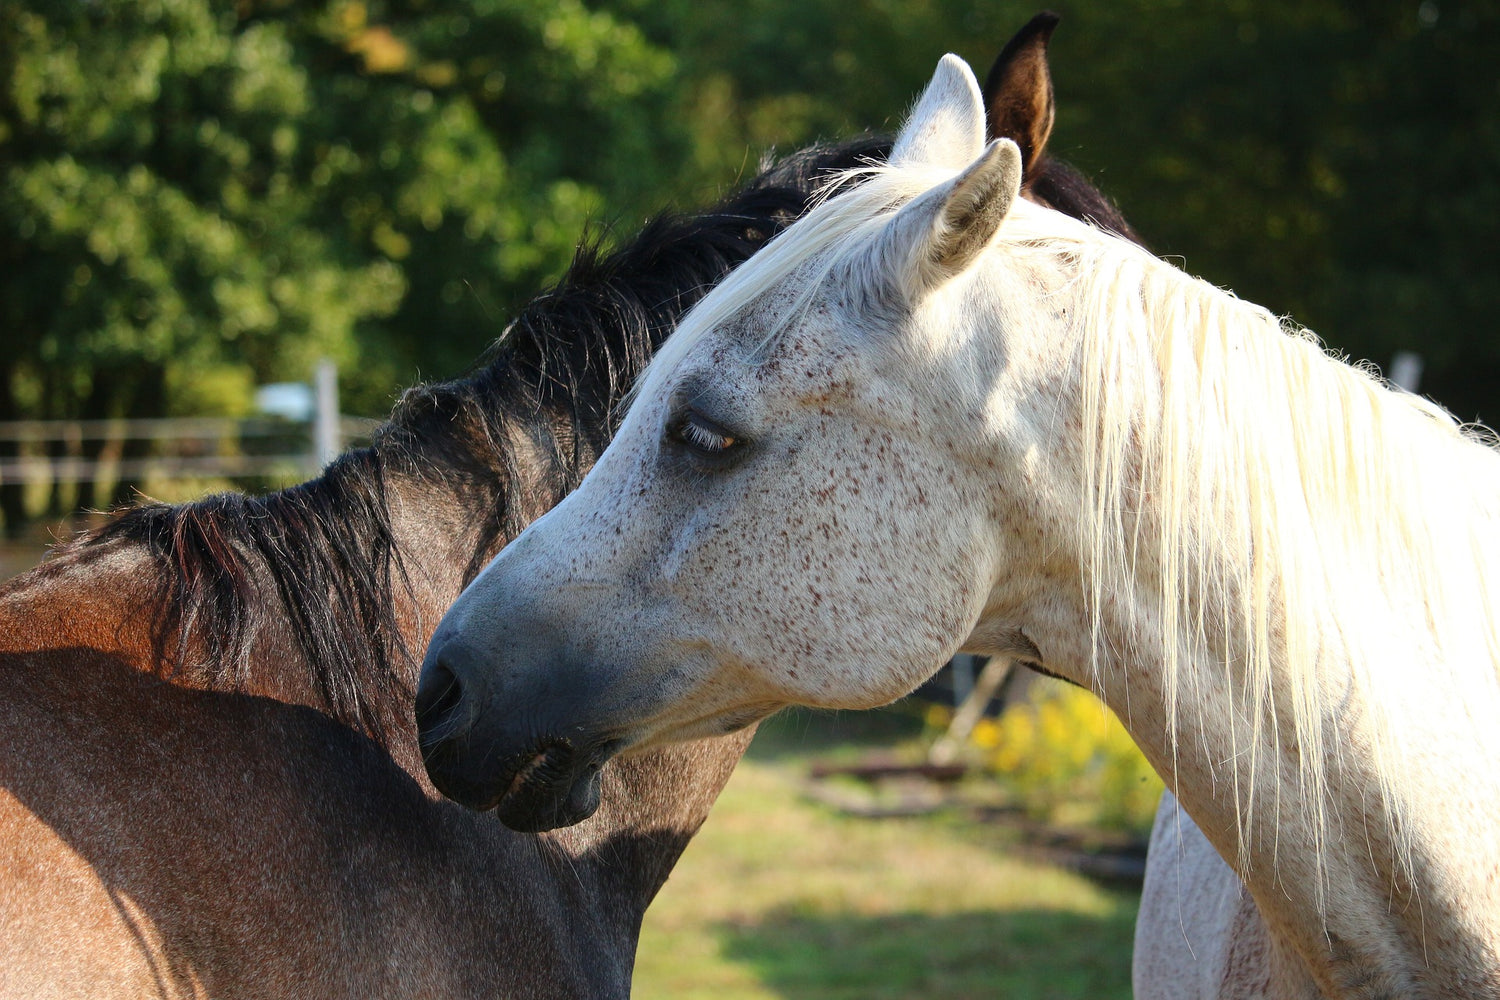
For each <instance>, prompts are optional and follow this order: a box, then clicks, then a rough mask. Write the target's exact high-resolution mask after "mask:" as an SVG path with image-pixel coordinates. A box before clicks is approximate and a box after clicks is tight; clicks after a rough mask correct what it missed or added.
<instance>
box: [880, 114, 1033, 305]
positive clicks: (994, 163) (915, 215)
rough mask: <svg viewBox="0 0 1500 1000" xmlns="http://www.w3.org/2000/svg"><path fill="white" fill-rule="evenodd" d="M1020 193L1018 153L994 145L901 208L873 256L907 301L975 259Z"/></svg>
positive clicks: (1010, 146)
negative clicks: (894, 275) (892, 274)
mask: <svg viewBox="0 0 1500 1000" xmlns="http://www.w3.org/2000/svg"><path fill="white" fill-rule="evenodd" d="M1020 190H1021V151H1020V149H1019V148H1017V146H1016V144H1015V143H1014V142H1011V141H1010V140H1009V139H996V140H995V141H994V142H991V143H990V144H989V145H988V146H986V147H984V151H983V152H982V153H981V154H980V156H979V159H977V160H975V161H974V162H973V163H972V164H970V165H969V167H968V169H966V170H965V171H964V172H963V173H961V174H959V175H958V176H957V177H955V178H953V179H952V180H950V181H947V182H945V183H943V184H939V185H938V186H937V187H935V188H933V189H932V190H930V191H928V192H927V193H926V194H924V195H922V196H921V197H919V198H917V199H916V200H915V201H912V202H910V203H908V204H907V205H905V206H904V207H903V208H902V209H901V210H900V211H899V212H897V213H896V215H895V217H894V218H892V219H891V221H890V222H889V223H887V224H886V228H885V232H884V234H883V236H882V238H881V239H880V240H879V241H878V243H877V247H878V248H879V249H878V250H877V254H878V256H879V258H880V259H881V260H882V261H884V262H886V266H887V267H891V266H894V267H895V268H896V269H897V271H898V272H899V273H898V275H897V278H898V280H899V281H901V282H902V283H903V284H904V286H905V288H906V290H907V293H908V294H909V295H911V296H912V297H914V298H915V297H919V296H921V295H922V294H923V293H924V292H926V291H929V290H931V289H933V288H936V287H938V286H939V285H941V284H943V283H944V282H946V281H947V280H948V279H949V278H952V277H954V276H955V275H957V274H959V273H960V272H961V271H963V270H964V269H965V268H967V267H968V266H969V265H970V264H972V263H974V261H975V260H976V259H978V257H979V255H980V254H981V253H983V252H984V249H985V247H987V246H989V243H990V240H991V239H992V238H993V237H994V235H995V231H996V230H997V229H999V228H1000V223H1001V222H1002V221H1003V220H1004V219H1005V216H1006V215H1007V214H1008V213H1009V212H1010V207H1011V205H1012V204H1013V203H1014V202H1015V199H1016V195H1017V194H1019V193H1020Z"/></svg>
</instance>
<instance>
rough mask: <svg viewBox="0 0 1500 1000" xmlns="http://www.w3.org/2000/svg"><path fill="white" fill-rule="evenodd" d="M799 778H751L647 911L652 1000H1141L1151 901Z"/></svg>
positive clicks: (730, 793)
mask: <svg viewBox="0 0 1500 1000" xmlns="http://www.w3.org/2000/svg"><path fill="white" fill-rule="evenodd" d="M755 756H756V755H755V754H754V752H752V758H754V757H755ZM799 775H800V770H799V762H798V761H797V760H796V759H795V758H789V757H785V756H778V757H777V758H776V759H773V760H767V759H766V758H765V755H761V758H760V759H749V760H747V761H745V762H744V763H742V764H741V765H740V768H739V770H738V771H737V772H736V774H735V777H734V779H733V780H732V781H731V782H730V785H729V787H728V789H726V791H725V793H724V795H723V797H722V798H721V799H720V800H719V803H718V805H716V806H715V808H714V812H713V814H712V815H711V816H710V818H709V821H708V823H707V824H706V825H705V827H704V829H703V831H702V832H701V833H700V834H699V835H698V837H697V838H696V839H695V840H694V842H693V843H692V844H691V845H690V846H689V848H688V851H687V853H686V855H685V856H684V858H683V860H682V862H681V864H679V865H678V867H677V869H676V871H675V872H674V874H673V876H672V879H671V881H670V882H669V883H668V884H667V887H666V888H665V889H664V890H663V891H662V893H661V895H660V896H659V897H658V899H657V901H656V903H655V904H654V905H653V906H652V909H651V910H650V912H648V914H647V917H646V926H645V930H644V932H643V935H642V941H641V948H640V956H639V959H638V962H637V967H636V980H635V982H636V985H635V995H636V996H637V997H642V998H655V997H662V998H670V1000H678V998H681V1000H691V998H703V1000H767V998H781V997H786V998H798V1000H804V998H805V1000H825V998H826V1000H832V998H848V1000H855V998H861V1000H863V998H876V1000H879V998H892V1000H894V998H908V997H922V998H924V1000H947V998H969V997H1011V998H1033V997H1034V998H1063V997H1088V998H1106V1000H1107V998H1111V997H1120V998H1125V997H1128V996H1129V995H1130V990H1129V960H1130V938H1131V929H1132V925H1133V922H1134V918H1135V910H1136V907H1137V904H1138V897H1137V895H1136V894H1135V893H1133V892H1129V891H1121V890H1115V889H1107V888H1104V887H1101V886H1099V885H1097V884H1095V883H1093V882H1090V881H1088V880H1087V879H1084V878H1082V877H1081V876H1077V875H1074V874H1072V873H1069V872H1064V871H1061V870H1058V869H1055V868H1051V867H1048V866H1044V865H1036V864H1030V863H1024V862H1021V861H1018V860H1016V859H1014V858H1012V857H1010V856H1008V854H1007V853H1006V851H1005V850H1004V849H1003V847H1001V846H999V844H1000V843H1001V841H1000V840H999V839H997V838H991V837H988V836H986V835H985V832H984V831H975V830H972V829H965V828H963V827H962V826H961V825H959V824H957V823H956V822H955V821H953V820H952V819H941V818H912V819H880V820H869V819H857V818H853V817H848V816H844V815H841V814H838V813H836V812H835V811H833V810H831V809H829V808H827V807H824V806H820V805H817V804H814V803H812V802H809V801H808V800H806V799H805V798H804V797H802V796H801V795H800V793H799Z"/></svg>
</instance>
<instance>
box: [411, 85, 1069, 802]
mask: <svg viewBox="0 0 1500 1000" xmlns="http://www.w3.org/2000/svg"><path fill="white" fill-rule="evenodd" d="M984 135H985V109H984V106H983V103H982V100H981V96H980V91H979V88H978V85H977V83H976V81H975V79H974V76H973V74H972V73H971V72H970V70H969V68H968V67H967V66H966V65H965V64H964V63H963V62H962V61H961V60H959V59H958V58H956V57H953V56H949V57H946V58H945V59H944V60H943V61H942V63H941V64H940V65H939V67H938V69H937V72H936V74H935V76H934V77H933V79H932V82H931V83H930V84H929V86H928V88H927V89H926V91H925V92H924V94H923V96H922V97H921V99H920V101H919V102H918V105H917V107H916V108H915V110H914V111H913V113H912V114H911V116H910V118H909V120H908V121H907V123H906V125H905V127H904V128H903V130H902V131H901V133H900V135H899V136H898V138H897V141H896V144H895V146H894V148H893V152H892V154H891V159H890V164H889V166H887V167H883V168H878V169H872V171H870V176H867V177H865V178H863V182H862V183H861V184H859V185H858V186H855V187H853V189H852V190H850V191H847V192H845V193H840V194H836V195H834V196H833V197H831V198H830V199H829V200H828V201H826V202H825V203H824V204H823V205H822V206H820V207H819V208H818V209H817V210H815V211H814V212H813V213H812V214H810V215H809V217H807V218H806V219H805V220H803V221H801V222H799V223H797V224H796V225H795V226H793V227H792V228H791V229H790V230H789V231H788V232H787V233H786V234H785V235H784V236H783V237H781V238H780V239H779V240H778V241H777V242H775V243H773V245H772V246H771V247H769V248H768V249H767V250H765V251H763V252H762V253H761V254H760V255H759V256H757V257H756V258H755V259H753V260H752V261H751V262H750V263H749V264H748V265H746V266H745V267H743V268H741V269H740V270H739V271H738V272H736V273H735V274H734V275H732V276H731V277H730V278H729V279H728V280H727V281H726V282H725V283H724V284H723V285H722V286H721V287H720V288H718V289H716V290H715V291H714V292H713V293H712V294H711V295H710V296H709V297H708V298H707V299H706V300H705V301H704V302H703V303H702V305H701V306H700V307H699V308H698V309H697V310H696V311H695V312H694V313H693V314H691V315H690V316H689V318H688V319H687V320H686V321H685V322H684V324H683V326H682V328H681V329H680V330H679V331H678V333H677V334H676V335H674V337H673V338H672V339H671V340H670V341H669V342H668V344H667V345H666V346H665V347H664V349H663V352H662V353H661V355H659V357H658V358H657V360H656V361H655V362H653V365H652V367H651V369H650V370H649V372H648V374H647V376H646V377H645V378H644V380H643V382H642V384H641V385H640V387H639V390H638V394H637V397H636V399H635V402H634V405H633V406H632V408H631V410H630V413H629V415H628V416H627V418H626V420H625V422H624V425H623V426H622V428H621V430H620V433H619V435H618V436H617V438H616V439H615V441H614V443H613V444H612V445H611V447H610V448H609V450H608V451H607V452H606V453H605V455H604V456H603V457H602V458H601V459H600V461H599V463H598V465H597V466H596V467H595V469H594V470H593V471H592V472H591V474H590V475H589V476H588V478H587V479H586V480H585V481H584V483H583V485H582V486H581V487H580V488H579V489H578V490H577V491H576V492H575V493H574V494H573V495H572V496H570V497H569V498H567V499H566V500H565V501H564V502H563V503H562V504H561V505H560V506H558V507H557V508H556V509H554V510H553V511H552V512H551V513H549V514H548V515H547V516H545V517H543V518H542V519H541V520H539V521H537V522H536V523H535V524H533V525H532V526H531V527H530V528H528V529H527V530H526V531H525V532H524V533H523V534H522V535H521V536H520V537H519V538H518V539H516V541H515V542H514V543H513V544H512V545H510V546H509V547H508V548H507V549H506V550H505V551H504V552H502V553H501V555H500V556H499V557H497V558H496V559H495V561H494V562H493V563H491V564H490V566H489V567H487V568H486V569H485V571H484V572H483V573H482V574H481V575H480V576H479V577H478V579H476V580H475V581H474V583H473V584H472V585H471V586H470V587H469V588H468V589H467V590H466V591H465V592H464V594H463V595H462V596H461V597H460V599H459V600H458V602H457V603H456V604H455V605H454V606H453V608H452V609H451V611H450V612H449V613H448V615H447V616H446V617H445V618H444V620H443V623H442V625H441V626H440V627H439V629H438V632H437V634H436V636H435V637H434V640H433V643H432V645H431V647H430V651H429V655H428V661H427V664H426V667H425V668H424V674H423V698H424V708H425V709H427V710H428V712H427V714H428V717H429V718H431V717H432V716H433V715H434V714H436V715H438V716H440V717H442V719H443V720H444V721H443V722H442V724H441V725H440V726H439V727H438V728H437V731H434V732H428V733H425V734H424V741H425V743H426V745H427V748H428V750H429V753H430V754H431V753H432V752H433V751H436V752H438V753H442V752H445V751H444V750H443V749H442V744H443V737H445V736H456V737H457V743H458V744H459V745H460V747H461V748H462V749H464V751H465V752H466V753H467V754H468V756H469V757H470V758H471V759H474V758H482V760H479V761H478V766H477V768H476V770H475V771H474V772H473V773H472V775H471V776H463V777H456V778H455V777H453V776H452V775H451V774H450V777H449V780H448V782H447V787H445V791H449V793H450V794H454V793H457V794H456V797H459V798H461V799H462V800H465V801H468V802H470V804H475V805H493V804H497V803H498V804H499V806H500V812H501V815H502V818H504V819H506V821H507V822H511V823H513V824H514V825H518V826H522V827H540V826H546V825H550V824H553V823H556V822H560V821H567V820H570V819H575V818H577V816H578V815H579V814H580V813H586V812H587V810H588V809H590V808H591V806H592V800H591V793H590V791H589V788H590V782H589V781H588V780H587V779H588V777H589V775H590V774H591V773H592V771H593V770H594V769H595V768H596V767H597V765H598V764H599V763H602V762H603V760H605V759H607V758H608V757H609V756H610V755H612V754H613V753H616V752H619V751H622V750H625V749H630V748H642V747H646V746H650V745H653V744H656V743H660V742H662V741H665V740H677V739H686V738H691V737H695V736H701V735H705V734H710V733H722V732H726V731H731V730H734V729H737V728H740V727H743V726H745V725H748V724H750V723H752V722H754V721H756V720H758V719H760V718H762V717H764V716H765V715H767V714H768V713H770V712H772V711H774V710H776V709H777V708H779V707H782V706H784V705H788V704H792V703H797V704H804V705H814V706H825V707H848V708H862V707H869V706H874V705H879V704H883V703H885V702H888V701H891V700H892V699H895V698H898V697H900V696H901V695H903V694H905V693H906V692H908V691H910V690H911V689H912V688H913V687H915V686H916V685H918V684H919V683H921V682H922V681H923V680H924V679H925V678H927V677H928V676H930V675H931V674H932V673H933V672H934V671H936V670H937V669H938V667H939V666H941V665H942V664H943V663H944V662H945V661H946V660H947V659H948V658H949V657H950V656H951V655H952V654H953V653H954V652H955V651H956V650H958V649H959V648H960V647H961V646H962V645H963V644H964V641H965V639H966V638H968V637H969V636H970V633H971V632H972V631H973V630H974V627H975V624H976V622H978V621H979V619H980V615H981V612H982V611H983V610H984V609H985V608H986V606H987V605H991V604H993V603H994V602H995V601H996V599H997V588H999V589H1001V590H1003V589H1004V588H1003V586H1001V585H1000V578H1001V577H1002V575H1003V574H1004V573H1005V571H1006V569H1007V567H1008V566H1012V565H1014V564H1015V561H1016V559H1017V558H1018V556H1019V557H1024V558H1026V559H1028V560H1029V561H1031V562H1032V563H1033V564H1037V553H1038V551H1039V550H1040V548H1041V547H1042V546H1043V543H1042V537H1043V536H1045V535H1046V534H1048V532H1047V531H1046V530H1045V529H1046V526H1045V525H1042V524H1040V523H1030V524H1028V523H1016V524H1014V526H1013V528H1014V530H1011V531H999V530H997V523H998V522H999V521H1000V520H1001V519H1003V518H1010V517H1015V516H1016V515H1017V511H1016V510H1015V509H1013V508H1014V504H1013V503H1010V502H1008V501H1007V500H1006V499H1005V496H1004V491H1003V489H997V488H998V487H999V486H1001V485H1003V483H1004V482H1005V481H1006V479H1007V478H1008V477H1027V476H1028V475H1031V474H1032V473H1034V472H1035V471H1036V470H1035V468H1034V467H1035V465H1036V464H1037V455H1036V454H1035V448H1034V445H1035V443H1036V440H1037V437H1036V434H1035V433H1034V429H1033V428H1032V427H1030V426H1028V424H1029V421H1030V420H1031V419H1032V418H1030V417H1024V416H1023V415H1022V413H1023V410H1022V408H1021V407H1020V406H1018V405H1015V404H1016V403H1017V401H1016V400H1008V399H1007V398H1006V392H1007V387H1008V385H1009V384H1010V383H1012V382H1013V381H1017V382H1019V381H1024V382H1026V383H1028V384H1029V385H1030V386H1031V388H1030V389H1028V390H1027V391H1028V392H1029V393H1030V394H1032V395H1033V396H1034V394H1035V392H1036V386H1037V385H1038V384H1040V385H1041V386H1042V387H1043V388H1044V389H1045V388H1046V387H1047V386H1048V384H1049V377H1048V376H1047V375H1046V373H1045V372H1039V371H1038V370H1037V369H1038V366H1039V365H1042V363H1043V360H1044V359H1043V358H1042V357H1041V356H1038V355H1035V354H1033V353H1027V351H1026V350H1025V349H1022V348H1016V349H1014V350H1013V349H1012V348H1011V347H1009V346H1007V344H1006V343H1005V341H1004V338H1000V339H996V338H995V337H993V336H989V335H981V334H980V332H979V331H978V330H976V329H974V328H973V326H972V324H973V323H974V322H979V320H971V317H977V316H979V315H980V314H989V315H988V317H987V318H986V320H984V321H986V322H987V321H988V319H989V318H993V314H994V313H995V312H996V311H997V310H998V312H999V313H1000V314H1002V315H1003V316H1005V317H1007V319H1008V320H1009V321H1011V322H1014V323H1019V324H1023V325H1025V326H1027V327H1030V328H1038V327H1039V326H1045V325H1056V323H1057V315H1056V312H1055V310H1054V308H1053V306H1051V305H1047V304H1045V303H1042V302H1040V300H1039V296H1038V288H1041V287H1043V286H1044V285H1047V284H1050V283H1052V282H1051V281H1050V280H1048V279H1046V278H1045V277H1044V276H1043V275H1040V274H1039V273H1037V272H1036V271H1035V270H1034V269H1032V268H1029V267H1026V266H1021V267H1015V266H1012V267H1008V268H998V267H995V266H992V265H991V264H990V263H986V261H987V258H988V257H990V256H993V255H992V254H991V252H990V244H991V241H992V238H993V237H994V236H995V235H996V232H997V230H998V229H999V228H1000V227H1001V226H1002V224H1003V223H1004V221H1005V220H1006V218H1007V215H1008V214H1010V213H1012V212H1013V211H1015V210H1016V206H1017V204H1018V202H1017V192H1018V188H1019V185H1020V180H1021V157H1020V153H1019V151H1018V149H1017V147H1016V145H1015V144H1014V143H1012V142H1010V141H1008V140H996V141H994V142H991V143H989V144H988V145H986V144H985V142H984ZM1026 209H1027V210H1028V211H1031V212H1043V211H1045V210H1043V209H1038V208H1036V207H1035V206H1030V205H1027V206H1026ZM1048 214H1053V213H1048ZM1001 256H1003V254H1002V255H1001ZM981 270H983V271H986V272H989V275H988V278H987V279H986V280H985V281H983V282H977V281H975V280H974V276H975V274H976V273H977V272H979V271H981ZM976 296H979V297H982V298H984V299H985V300H986V303H987V305H985V306H984V307H982V308H980V307H977V306H976V304H975V303H974V302H973V299H974V298H975V297H976ZM872 317H873V319H874V321H873V322H872V321H871V319H872ZM1043 367H1045V365H1043ZM1008 373H1009V374H1008ZM1015 373H1022V374H1015ZM1017 482H1019V480H1017ZM1035 489H1036V484H1034V483H1033V484H1031V485H1030V486H1028V487H1027V489H1026V490H1025V491H1022V490H1020V489H1017V490H1014V491H1012V498H1013V499H1014V498H1016V497H1019V496H1021V494H1022V493H1023V492H1024V493H1025V494H1027V495H1030V494H1032V493H1034V491H1035ZM1023 549H1024V550H1025V551H1024V552H1023V551H1020V550H1023ZM1024 626H1025V623H1024V622H1022V621H1019V620H1018V621H1013V622H1001V623H1000V624H999V626H998V627H989V628H988V632H989V633H990V634H989V635H988V637H987V641H986V642H985V644H984V645H985V648H986V649H987V650H989V651H991V652H993V651H997V650H1000V649H1005V648H1007V644H1009V646H1010V648H1011V649H1012V650H1013V651H1016V652H1020V653H1022V654H1024V655H1027V656H1033V657H1034V656H1035V655H1036V651H1035V650H1034V649H1033V648H1032V647H1031V645H1030V643H1029V642H1028V641H1027V639H1026V638H1025V635H1024V631H1023V629H1024ZM492 705H497V706H498V705H504V706H505V711H504V712H503V713H500V712H494V713H489V714H485V713H486V712H487V710H488V709H489V707H490V706H492ZM434 710H435V711H434ZM474 748H483V752H482V753H479V752H473V750H474Z"/></svg>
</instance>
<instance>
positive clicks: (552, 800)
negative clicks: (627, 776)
mask: <svg viewBox="0 0 1500 1000" xmlns="http://www.w3.org/2000/svg"><path fill="white" fill-rule="evenodd" d="M601 750H602V748H601ZM608 758H609V754H608V753H606V752H601V751H600V750H595V751H593V752H587V751H578V750H575V748H574V747H573V746H571V745H570V744H567V743H554V744H550V745H547V746H544V747H542V748H541V749H540V750H538V751H537V752H536V753H534V754H533V755H532V756H531V757H530V758H528V759H527V760H526V761H524V762H523V763H522V764H521V765H520V767H518V768H517V769H516V770H515V772H514V774H512V775H511V777H510V779H509V780H508V781H506V782H505V791H504V792H502V793H501V795H500V798H499V799H498V800H497V801H496V802H495V806H494V809H495V815H496V816H498V817H499V818H500V822H502V823H504V824H505V825H506V826H508V827H510V828H511V829H512V830H516V831H519V832H521V833H542V832H544V831H546V830H556V829H557V828H559V827H564V826H572V825H573V824H575V823H580V822H582V821H583V820H586V819H588V818H589V817H590V816H592V815H593V814H594V811H595V810H597V809H598V808H599V770H600V768H601V767H603V766H604V762H605V761H606V760H607V759H608Z"/></svg>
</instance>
